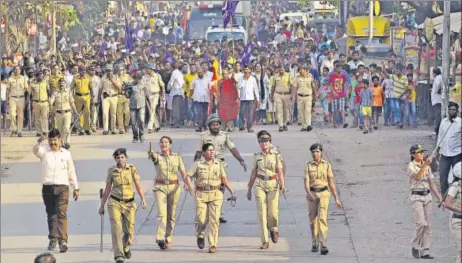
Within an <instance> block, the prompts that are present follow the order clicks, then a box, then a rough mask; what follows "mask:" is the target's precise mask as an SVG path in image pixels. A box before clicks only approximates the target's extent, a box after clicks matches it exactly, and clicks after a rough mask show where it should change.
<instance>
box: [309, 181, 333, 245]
mask: <svg viewBox="0 0 462 263" xmlns="http://www.w3.org/2000/svg"><path fill="white" fill-rule="evenodd" d="M311 193H312V194H313V195H314V196H315V199H314V201H310V200H308V217H309V219H310V228H311V240H312V244H313V246H318V245H319V244H321V246H325V247H327V231H328V227H327V209H328V208H329V200H330V192H329V191H328V190H326V191H322V192H319V193H315V192H311Z"/></svg>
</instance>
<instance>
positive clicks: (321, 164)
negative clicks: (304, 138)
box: [304, 143, 343, 255]
mask: <svg viewBox="0 0 462 263" xmlns="http://www.w3.org/2000/svg"><path fill="white" fill-rule="evenodd" d="M310 151H311V155H312V157H313V161H310V162H308V163H307V164H306V166H305V177H304V180H305V191H306V199H307V200H308V216H309V219H310V228H311V237H312V248H311V252H318V251H319V246H321V255H326V254H327V253H329V250H328V249H327V230H328V227H327V209H328V208H329V200H330V195H331V193H332V194H333V195H334V199H335V204H336V205H337V207H338V208H339V209H343V205H342V203H341V202H340V199H339V198H338V194H337V188H336V187H335V183H334V173H333V170H332V164H331V163H330V162H328V161H326V160H324V159H322V154H323V149H322V145H321V144H319V143H315V144H313V145H311V147H310Z"/></svg>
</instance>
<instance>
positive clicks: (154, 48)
mask: <svg viewBox="0 0 462 263" xmlns="http://www.w3.org/2000/svg"><path fill="white" fill-rule="evenodd" d="M156 52H157V47H156V42H155V41H153V43H152V46H151V49H150V50H149V55H151V54H152V53H156Z"/></svg>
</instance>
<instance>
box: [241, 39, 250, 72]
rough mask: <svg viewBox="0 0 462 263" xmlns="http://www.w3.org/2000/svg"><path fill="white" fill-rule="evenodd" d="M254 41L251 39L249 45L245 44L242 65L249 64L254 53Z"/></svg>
mask: <svg viewBox="0 0 462 263" xmlns="http://www.w3.org/2000/svg"><path fill="white" fill-rule="evenodd" d="M252 49H253V42H252V41H250V42H249V43H248V44H247V46H245V49H244V53H242V56H241V65H242V66H245V65H248V64H249V62H250V61H249V59H250V55H252Z"/></svg>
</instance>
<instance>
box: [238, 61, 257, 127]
mask: <svg viewBox="0 0 462 263" xmlns="http://www.w3.org/2000/svg"><path fill="white" fill-rule="evenodd" d="M238 90H239V99H240V101H241V104H240V109H239V119H240V120H241V123H240V124H241V127H240V128H239V130H240V131H243V130H245V128H244V120H246V123H247V131H248V132H253V130H252V123H253V109H254V102H255V101H256V103H257V108H258V106H259V105H258V104H259V103H260V95H259V90H258V84H257V80H256V79H255V77H254V76H251V75H250V68H249V67H248V66H247V65H246V66H245V67H244V76H243V77H242V78H241V79H240V80H239V82H238Z"/></svg>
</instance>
